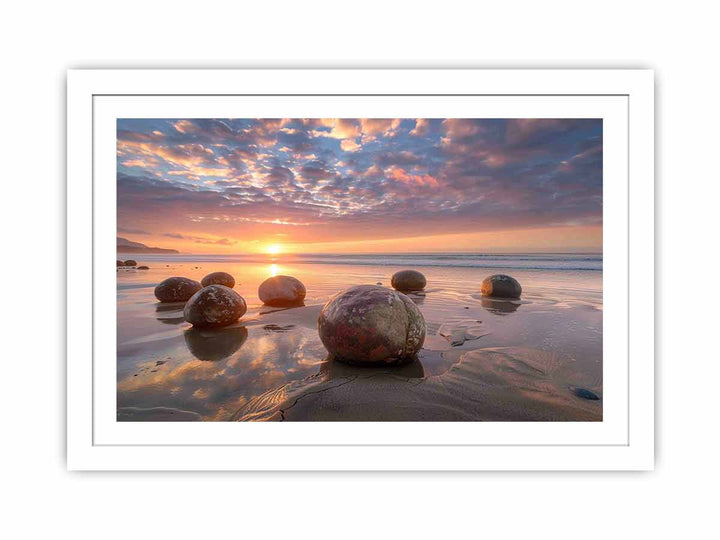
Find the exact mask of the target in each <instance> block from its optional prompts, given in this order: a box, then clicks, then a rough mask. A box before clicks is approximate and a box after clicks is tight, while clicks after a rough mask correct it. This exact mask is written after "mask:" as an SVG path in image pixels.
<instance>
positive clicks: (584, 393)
mask: <svg viewBox="0 0 720 540" xmlns="http://www.w3.org/2000/svg"><path fill="white" fill-rule="evenodd" d="M573 394H575V395H576V396H577V397H579V398H582V399H590V400H593V401H596V400H598V399H600V398H599V397H598V395H597V394H596V393H595V392H591V391H590V390H588V389H587V388H573Z"/></svg>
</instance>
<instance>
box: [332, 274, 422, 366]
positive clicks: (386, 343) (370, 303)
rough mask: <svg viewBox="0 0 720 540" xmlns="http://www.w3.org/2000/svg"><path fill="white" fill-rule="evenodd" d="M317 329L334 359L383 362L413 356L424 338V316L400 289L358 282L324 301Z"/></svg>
mask: <svg viewBox="0 0 720 540" xmlns="http://www.w3.org/2000/svg"><path fill="white" fill-rule="evenodd" d="M318 333H319V334H320V339H321V340H322V342H323V344H324V345H325V347H326V348H327V350H328V351H329V352H330V353H331V354H332V355H334V356H335V358H336V359H338V360H342V361H346V362H351V363H360V364H382V363H392V362H398V361H408V360H411V359H412V358H414V356H415V355H416V354H417V352H418V351H419V350H420V349H421V347H422V345H423V342H424V341H425V319H424V318H423V316H422V313H421V312H420V310H419V309H418V307H417V306H416V305H415V304H414V303H413V301H412V300H410V298H408V297H407V296H405V295H404V294H402V293H399V292H397V291H393V290H390V289H386V288H384V287H378V286H376V285H358V286H356V287H352V288H350V289H348V290H346V291H345V292H342V293H340V294H338V295H336V296H334V297H333V298H331V299H330V301H329V302H328V303H327V304H325V306H324V307H323V309H322V311H321V312H320V316H319V317H318Z"/></svg>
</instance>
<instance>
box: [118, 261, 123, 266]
mask: <svg viewBox="0 0 720 540" xmlns="http://www.w3.org/2000/svg"><path fill="white" fill-rule="evenodd" d="M117 265H118V266H125V263H124V262H122V261H117Z"/></svg>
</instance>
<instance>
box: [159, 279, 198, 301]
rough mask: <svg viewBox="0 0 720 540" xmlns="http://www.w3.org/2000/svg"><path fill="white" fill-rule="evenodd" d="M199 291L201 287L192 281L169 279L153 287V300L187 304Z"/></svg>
mask: <svg viewBox="0 0 720 540" xmlns="http://www.w3.org/2000/svg"><path fill="white" fill-rule="evenodd" d="M200 289H202V285H200V283H198V282H197V281H195V280H194V279H190V278H186V277H177V276H175V277H169V278H167V279H166V280H165V281H162V282H161V283H160V284H159V285H158V286H157V287H155V298H157V299H158V300H160V301H161V302H187V301H188V300H190V297H191V296H192V295H193V294H195V293H196V292H198V291H199V290H200Z"/></svg>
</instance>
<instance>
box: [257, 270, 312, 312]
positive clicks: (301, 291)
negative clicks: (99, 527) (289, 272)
mask: <svg viewBox="0 0 720 540" xmlns="http://www.w3.org/2000/svg"><path fill="white" fill-rule="evenodd" d="M305 294H306V290H305V285H303V284H302V283H301V282H300V280H299V279H295V278H294V277H291V276H273V277H271V278H267V279H266V280H265V281H263V282H262V283H261V284H260V287H259V288H258V297H259V298H260V301H261V302H263V303H264V304H267V305H268V306H297V305H301V304H302V303H303V300H305Z"/></svg>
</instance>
